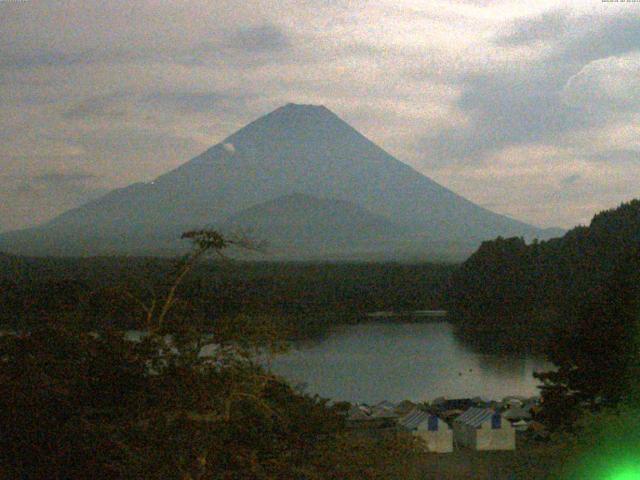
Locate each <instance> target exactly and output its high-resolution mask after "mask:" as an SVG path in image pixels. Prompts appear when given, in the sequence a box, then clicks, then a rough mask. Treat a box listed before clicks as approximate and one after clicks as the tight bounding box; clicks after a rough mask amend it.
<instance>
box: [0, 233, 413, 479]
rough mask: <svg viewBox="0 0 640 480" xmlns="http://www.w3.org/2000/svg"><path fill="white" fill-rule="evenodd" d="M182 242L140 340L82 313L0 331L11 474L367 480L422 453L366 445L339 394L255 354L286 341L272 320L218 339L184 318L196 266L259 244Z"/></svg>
mask: <svg viewBox="0 0 640 480" xmlns="http://www.w3.org/2000/svg"><path fill="white" fill-rule="evenodd" d="M183 237H184V238H186V239H188V240H190V241H192V243H193V250H192V251H191V252H190V253H189V254H187V255H186V256H185V257H183V258H182V259H181V260H180V261H179V262H178V263H177V264H176V269H175V272H174V274H173V276H172V280H171V281H170V282H169V283H168V284H167V287H166V288H165V289H164V290H163V291H162V293H161V294H160V293H155V292H154V295H151V296H150V297H149V298H146V299H138V298H135V299H134V301H135V303H140V304H141V305H142V306H144V308H141V309H140V310H139V311H140V312H142V313H143V317H144V322H145V325H146V326H147V329H146V332H145V333H144V334H143V335H142V336H141V337H140V338H139V339H137V340H134V339H132V338H130V335H129V334H128V333H127V332H125V331H122V330H117V329H113V328H101V329H98V330H92V331H90V330H87V329H86V328H85V327H84V326H83V324H82V322H78V321H77V320H78V319H77V317H76V316H75V315H74V312H73V311H70V312H69V314H68V315H67V316H66V317H63V318H58V319H55V321H44V322H42V323H39V324H36V325H34V326H33V328H31V329H29V331H28V332H27V333H23V334H9V335H5V336H3V337H0V431H1V432H2V435H0V473H1V474H2V475H3V477H2V478H3V479H4V478H6V479H8V480H14V479H16V480H17V479H20V480H32V479H33V480H39V479H51V480H57V479H61V480H62V479H65V480H66V479H85V478H86V479H89V478H92V479H95V478H100V479H142V478H144V479H176V480H196V479H202V480H204V479H207V480H209V479H247V478H251V479H272V478H282V479H305V478H308V479H321V478H322V479H325V478H336V479H337V478H341V479H342V478H344V479H351V478H354V479H355V478H363V473H362V472H367V473H366V474H365V475H364V478H393V477H394V476H395V474H394V475H392V474H391V473H392V472H401V471H403V472H406V471H407V468H406V466H405V463H406V462H407V459H410V458H413V457H412V455H415V454H416V453H417V449H416V448H415V445H414V442H413V441H411V440H407V439H403V438H395V437H390V438H387V439H383V440H380V441H375V440H372V439H366V438H359V439H357V440H356V439H355V438H354V437H353V436H352V435H351V434H350V433H349V432H348V431H347V430H346V429H345V425H344V420H343V417H342V416H341V415H339V414H338V411H337V410H336V409H335V408H334V407H331V406H329V404H328V402H327V401H325V400H322V399H320V398H318V397H311V396H308V395H301V394H299V393H296V392H295V391H293V390H292V389H291V388H290V387H289V386H288V385H287V384H286V383H285V382H284V381H283V380H282V379H280V378H278V377H277V376H275V375H273V374H272V373H271V372H269V371H268V370H267V369H265V368H264V367H263V366H262V364H260V363H259V362H258V361H257V360H256V352H257V351H263V350H264V349H269V350H275V349H277V348H280V347H281V341H280V339H279V336H278V332H277V331H274V329H273V326H272V324H270V322H269V320H268V319H266V318H262V319H261V320H260V321H258V322H255V321H254V319H246V318H245V319H242V318H239V319H235V320H234V321H229V320H227V321H226V322H221V323H220V324H219V325H217V328H216V329H215V330H214V331H213V333H212V332H206V331H202V330H200V329H198V328H196V327H194V326H193V325H191V324H190V322H189V319H188V318H184V317H183V316H181V315H179V314H176V312H175V307H176V305H178V303H179V290H180V288H179V287H180V285H181V282H182V281H183V279H184V278H185V276H186V275H187V274H188V273H189V272H190V271H191V270H192V269H193V266H194V265H195V264H196V262H198V261H199V260H200V259H202V258H203V257H204V256H205V255H207V254H208V253H213V254H215V255H219V256H222V255H223V252H224V250H225V249H226V248H228V247H229V246H231V245H240V246H249V245H248V244H243V243H242V242H241V241H235V240H230V239H227V238H225V237H223V236H221V235H220V234H218V233H217V232H210V231H198V232H191V233H187V234H185V235H184V236H183ZM393 452H395V453H393ZM383 459H384V461H383ZM398 476H401V475H398ZM402 476H403V478H411V477H410V476H408V475H402Z"/></svg>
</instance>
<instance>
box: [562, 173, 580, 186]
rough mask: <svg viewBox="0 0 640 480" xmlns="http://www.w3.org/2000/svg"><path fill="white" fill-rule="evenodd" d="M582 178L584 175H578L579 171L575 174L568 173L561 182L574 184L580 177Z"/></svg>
mask: <svg viewBox="0 0 640 480" xmlns="http://www.w3.org/2000/svg"><path fill="white" fill-rule="evenodd" d="M581 178H582V175H578V174H577V173H575V174H573V175H568V176H566V177H564V178H563V179H561V180H560V183H561V184H562V185H567V186H568V185H573V184H574V183H576V182H578V181H579V180H580V179H581Z"/></svg>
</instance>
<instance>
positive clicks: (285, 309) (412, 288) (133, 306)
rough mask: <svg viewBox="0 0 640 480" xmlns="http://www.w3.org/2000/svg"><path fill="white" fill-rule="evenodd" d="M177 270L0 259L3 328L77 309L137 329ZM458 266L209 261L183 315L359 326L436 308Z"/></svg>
mask: <svg viewBox="0 0 640 480" xmlns="http://www.w3.org/2000/svg"><path fill="white" fill-rule="evenodd" d="M174 264H175V263H174V261H172V260H169V259H150V258H122V257H114V258H107V257H97V258H87V259H68V258H66V259H65V258H23V257H12V256H6V255H5V256H2V257H0V304H1V305H2V307H3V308H2V309H1V311H0V324H2V325H5V326H9V327H17V328H25V327H28V326H29V325H30V324H32V323H33V322H40V321H42V318H43V317H55V316H59V315H61V314H64V313H65V312H71V311H72V312H73V315H74V316H76V317H78V316H79V317H81V318H79V319H78V320H79V321H81V322H82V323H83V324H84V325H88V326H104V325H109V324H111V325H113V326H118V327H126V328H136V327H139V324H138V323H137V320H136V319H141V318H143V317H144V308H143V306H142V305H145V304H146V305H148V304H149V303H151V302H152V301H153V299H154V297H157V296H159V295H162V293H163V291H164V290H166V288H167V285H166V282H167V279H171V278H172V277H171V275H172V269H173V268H174ZM454 268H455V267H454V266H452V265H438V264H417V265H411V264H397V263H381V264H373V263H372V264H369V263H335V264H334V263H266V262H265V263H257V262H256V263H251V262H226V261H209V262H204V263H202V264H201V265H198V266H197V267H196V269H195V270H194V271H193V272H192V273H191V275H190V276H189V277H188V278H187V279H185V281H184V283H183V285H181V287H180V298H181V299H182V311H180V315H182V316H187V315H188V316H189V318H191V319H192V321H194V322H202V323H204V324H205V325H206V324H212V323H213V321H214V319H216V318H220V317H227V316H234V315H239V314H246V315H272V316H277V317H280V318H281V321H282V322H283V325H286V327H287V328H288V329H289V330H290V332H291V335H292V336H309V335H317V334H320V333H322V332H324V331H325V329H326V328H327V327H328V326H330V325H331V324H334V323H343V322H355V321H360V320H361V319H362V318H363V316H364V313H366V312H371V311H376V310H385V309H394V310H413V309H425V308H436V307H439V306H440V303H439V301H438V291H439V289H440V288H441V286H442V285H443V284H444V283H445V282H446V279H447V278H448V277H449V275H450V274H451V272H452V271H453V270H454ZM177 308H178V310H179V309H180V306H178V307H177ZM132 311H133V312H137V313H136V314H134V315H132V314H131V312H132Z"/></svg>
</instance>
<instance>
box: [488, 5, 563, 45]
mask: <svg viewBox="0 0 640 480" xmlns="http://www.w3.org/2000/svg"><path fill="white" fill-rule="evenodd" d="M568 16H569V12H568V11H567V10H552V11H550V12H544V13H542V14H541V15H538V16H535V17H532V18H526V19H521V20H517V21H516V22H514V23H513V24H512V25H510V27H509V28H508V30H509V31H508V33H504V34H502V35H500V36H498V37H497V39H496V43H497V44H498V45H526V44H529V43H534V42H539V41H541V40H550V39H551V40H555V39H557V38H560V37H562V36H563V35H565V34H566V33H567V32H569V31H570V29H569V19H568Z"/></svg>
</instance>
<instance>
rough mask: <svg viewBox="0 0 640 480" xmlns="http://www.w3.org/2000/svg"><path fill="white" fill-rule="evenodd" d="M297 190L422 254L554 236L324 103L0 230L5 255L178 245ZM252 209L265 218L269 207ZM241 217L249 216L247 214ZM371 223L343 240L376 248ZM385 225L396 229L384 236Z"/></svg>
mask: <svg viewBox="0 0 640 480" xmlns="http://www.w3.org/2000/svg"><path fill="white" fill-rule="evenodd" d="M292 194H301V195H307V196H309V197H312V198H316V199H323V201H324V202H325V203H322V202H297V203H296V205H297V207H296V208H300V209H302V210H304V209H307V208H308V209H310V210H309V214H310V215H311V212H312V210H311V209H313V212H314V213H313V214H314V215H316V214H317V209H318V207H319V206H320V205H334V206H335V205H346V204H347V203H348V204H349V205H351V206H353V209H351V210H350V212H351V214H353V212H355V211H362V212H367V215H369V216H368V218H370V219H371V220H372V221H373V219H376V220H375V224H376V228H375V232H376V236H375V238H381V237H385V238H393V239H394V242H397V243H398V244H400V243H402V244H403V245H405V246H406V245H407V244H414V245H416V249H417V250H420V251H428V250H429V249H430V248H432V246H433V245H436V244H440V245H442V244H450V243H464V244H465V245H467V246H468V247H469V251H471V250H472V249H473V248H475V247H476V246H477V245H478V244H479V242H480V241H482V240H486V239H492V238H495V237H496V236H498V235H502V236H524V237H526V238H532V237H538V238H545V237H547V236H548V235H547V232H545V231H543V230H540V229H538V228H535V227H533V226H530V225H527V224H524V223H522V222H519V221H516V220H513V219H511V218H508V217H505V216H502V215H498V214H496V213H493V212H491V211H489V210H486V209H484V208H482V207H480V206H478V205H475V204H474V203H472V202H469V201H468V200H466V199H464V198H462V197H461V196H459V195H457V194H455V193H454V192H452V191H450V190H448V189H447V188H445V187H443V186H441V185H439V184H437V183H436V182H434V181H433V180H431V179H429V178H428V177H426V176H425V175H423V174H421V173H419V172H417V171H416V170H414V169H413V168H411V167H409V166H408V165H406V164H404V163H402V162H400V161H399V160H397V159H396V158H394V157H393V156H391V155H390V154H388V153H387V152H385V151H384V150H383V149H382V148H380V147H379V146H377V145H376V144H374V143H373V142H371V141H370V140H369V139H367V138H366V137H365V136H363V135H362V134H360V133H359V132H358V131H357V130H355V129H354V128H353V127H352V126H350V125H349V124H347V123H346V122H344V121H343V120H342V119H340V118H339V117H338V116H337V115H335V114H334V113H333V112H331V111H330V110H329V109H327V108H326V107H324V106H318V105H298V104H293V103H289V104H287V105H284V106H282V107H280V108H278V109H276V110H274V111H273V112H271V113H268V114H266V115H264V116H262V117H260V118H258V119H257V120H255V121H253V122H251V123H249V124H248V125H246V126H245V127H243V128H241V129H240V130H238V131H237V132H235V133H233V134H232V135H230V136H229V137H227V138H225V139H223V140H222V141H221V142H220V143H218V144H216V145H214V146H213V147H211V148H210V149H208V150H207V151H205V152H204V153H202V154H201V155H198V156H197V157H196V158H194V159H192V160H190V161H188V162H186V163H184V164H183V165H181V166H180V167H178V168H176V169H174V170H172V171H170V172H167V173H166V174H164V175H161V176H160V177H158V178H157V179H156V180H155V181H153V182H150V183H137V184H133V185H130V186H128V187H126V188H122V189H118V190H114V191H112V192H110V193H108V194H107V195H105V196H104V197H102V198H99V199H97V200H94V201H92V202H90V203H87V204H86V205H83V206H81V207H79V208H76V209H73V210H70V211H68V212H66V213H64V214H62V215H60V216H59V217H57V218H55V219H54V220H52V221H50V222H48V223H47V224H44V225H42V226H40V227H37V228H35V229H30V230H24V231H20V232H10V233H6V234H3V235H0V250H5V251H9V252H17V253H31V254H71V255H93V254H105V253H112V252H118V253H130V254H134V253H135V254H141V253H142V254H155V253H158V252H171V251H173V250H174V249H175V246H176V245H177V244H178V242H177V241H176V239H177V238H179V236H180V233H181V232H182V231H184V230H186V229H193V228H203V227H214V228H215V227H220V226H222V225H225V224H227V223H228V221H229V219H231V218H233V217H234V215H236V214H238V213H239V212H243V211H245V210H247V209H251V208H252V207H254V206H258V205H265V202H270V201H272V200H275V199H286V198H288V197H287V196H290V195H292ZM294 198H296V197H294ZM297 198H301V197H297ZM289 200H290V199H289ZM281 202H284V200H281ZM340 202H347V203H340ZM266 205H270V204H268V203H267V204H266ZM282 205H289V206H290V203H289V201H287V202H285V203H283V204H282ZM250 211H251V212H253V213H254V214H255V213H256V212H258V213H259V212H264V215H265V216H267V217H268V215H269V213H268V212H269V211H270V210H269V208H258V209H254V210H250ZM335 212H336V216H335V228H337V229H340V228H343V229H344V228H345V225H348V224H349V222H348V221H347V216H346V213H345V215H342V216H341V215H339V213H340V209H339V208H338V209H336V210H335ZM302 215H303V213H302ZM303 216H304V215H303ZM286 217H287V216H282V215H279V217H278V220H277V222H276V221H275V220H274V223H277V224H278V225H280V226H281V229H282V230H283V231H284V230H287V231H289V232H300V231H301V230H300V228H301V227H300V224H299V222H298V224H297V225H296V226H295V228H294V226H293V225H291V226H290V227H291V228H289V226H286V225H284V224H283V223H282V222H283V221H285V220H286ZM338 217H340V218H338ZM343 217H344V218H343ZM242 218H243V219H244V221H245V223H246V219H247V218H249V217H248V216H242ZM251 218H254V219H255V221H256V222H257V223H259V224H260V225H261V229H262V231H265V232H269V233H270V234H273V235H277V230H278V229H274V228H267V226H268V224H269V222H270V219H269V218H261V219H257V218H255V216H254V217H251ZM294 218H297V219H298V221H299V220H300V215H292V216H291V221H292V222H293V221H294ZM317 218H319V219H320V218H321V219H322V222H324V223H323V225H324V228H327V229H331V228H332V225H331V223H330V222H329V223H327V222H328V219H329V218H331V217H327V216H318V217H317ZM365 223H366V227H367V228H364V227H363V228H362V230H361V231H360V230H359V226H358V225H360V224H358V223H357V222H356V223H354V224H353V225H352V227H351V228H352V231H351V232H349V235H348V236H347V235H346V233H347V232H343V233H342V234H341V235H342V236H343V237H344V238H347V237H348V238H349V239H350V243H351V244H352V245H351V246H350V247H349V248H353V249H354V251H355V250H361V245H358V243H359V241H360V240H362V242H363V244H364V243H366V244H367V247H368V249H369V250H370V249H371V248H375V246H372V245H373V243H375V242H374V241H373V240H372V238H373V237H372V232H373V229H372V227H371V222H368V223H367V222H363V223H362V225H365ZM382 225H386V226H387V227H386V228H388V229H390V230H391V229H393V230H395V231H393V232H389V235H381V232H380V230H381V226H382ZM303 236H304V235H303ZM399 236H404V237H403V238H404V239H405V240H404V241H400V240H399ZM265 240H267V241H269V239H265ZM381 245H382V243H381ZM395 245H396V244H395V243H393V242H390V241H388V242H386V243H384V249H386V250H387V252H388V251H390V250H393V249H394V248H396V247H395ZM345 248H346V247H345ZM381 248H382V247H381ZM345 253H346V254H348V252H345ZM387 258H388V255H387Z"/></svg>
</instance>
